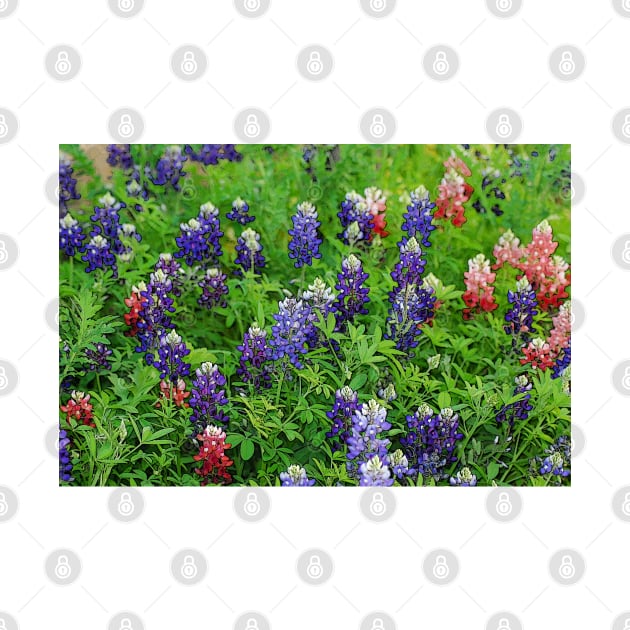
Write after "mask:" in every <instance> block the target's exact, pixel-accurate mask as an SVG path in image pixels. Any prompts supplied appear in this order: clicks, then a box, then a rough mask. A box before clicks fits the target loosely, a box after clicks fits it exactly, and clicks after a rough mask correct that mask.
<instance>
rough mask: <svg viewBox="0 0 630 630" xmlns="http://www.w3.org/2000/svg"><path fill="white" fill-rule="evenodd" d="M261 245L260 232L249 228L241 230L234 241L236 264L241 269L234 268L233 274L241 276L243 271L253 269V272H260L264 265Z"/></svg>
mask: <svg viewBox="0 0 630 630" xmlns="http://www.w3.org/2000/svg"><path fill="white" fill-rule="evenodd" d="M262 250H263V246H262V245H261V244H260V234H258V232H255V231H254V230H252V229H251V228H247V229H246V230H243V233H242V234H241V235H240V236H239V237H238V240H237V242H236V253H237V256H236V260H235V261H234V262H235V263H236V264H237V265H240V266H241V267H242V269H236V270H235V271H234V274H235V275H237V276H242V275H243V272H244V271H245V272H247V271H253V272H254V273H258V274H260V273H262V270H263V267H264V266H265V257H264V256H263V255H262Z"/></svg>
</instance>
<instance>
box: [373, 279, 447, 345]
mask: <svg viewBox="0 0 630 630" xmlns="http://www.w3.org/2000/svg"><path fill="white" fill-rule="evenodd" d="M434 311H435V295H434V294H433V290H432V289H431V288H430V287H428V286H423V287H421V288H419V287H418V285H415V284H409V285H407V286H405V287H404V289H403V290H402V291H397V292H395V299H394V303H393V304H392V306H391V308H390V311H389V314H388V316H387V321H386V328H387V330H386V332H385V334H384V335H383V336H384V337H385V339H391V340H393V341H395V342H396V348H397V349H398V350H401V351H402V352H405V353H407V356H408V357H413V356H414V352H413V348H416V347H417V345H418V343H419V339H418V338H419V336H420V335H421V334H422V324H424V323H426V322H428V321H430V320H431V319H432V317H433V314H434Z"/></svg>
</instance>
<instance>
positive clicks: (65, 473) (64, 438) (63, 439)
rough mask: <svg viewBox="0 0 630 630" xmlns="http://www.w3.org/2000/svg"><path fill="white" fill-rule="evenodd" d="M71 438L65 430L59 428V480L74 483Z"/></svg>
mask: <svg viewBox="0 0 630 630" xmlns="http://www.w3.org/2000/svg"><path fill="white" fill-rule="evenodd" d="M69 447H70V438H68V432H67V431H66V430H65V429H62V428H61V427H59V480H60V481H66V482H70V481H74V477H73V476H72V456H71V455H70V448H69Z"/></svg>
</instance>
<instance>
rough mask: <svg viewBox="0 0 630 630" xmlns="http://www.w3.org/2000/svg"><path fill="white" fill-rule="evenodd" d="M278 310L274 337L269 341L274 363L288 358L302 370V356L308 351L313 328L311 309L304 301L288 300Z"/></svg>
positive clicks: (272, 330) (275, 317)
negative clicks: (309, 335) (308, 342)
mask: <svg viewBox="0 0 630 630" xmlns="http://www.w3.org/2000/svg"><path fill="white" fill-rule="evenodd" d="M278 309H279V312H278V313H276V314H274V316H273V318H274V319H275V320H276V324H275V325H274V326H272V327H271V332H272V334H273V337H272V338H271V339H270V340H269V345H270V346H271V357H272V359H273V360H274V361H278V360H280V359H282V358H283V357H287V358H288V359H289V362H290V363H292V364H293V365H294V366H295V367H296V368H297V369H298V370H300V369H302V368H303V367H304V365H303V364H302V362H301V361H300V355H303V354H306V352H307V351H308V347H307V344H306V342H307V339H308V334H309V328H310V326H311V324H310V323H309V315H310V313H311V308H310V306H309V305H308V304H307V303H306V302H304V301H302V300H296V299H295V298H286V299H285V300H282V302H279V303H278Z"/></svg>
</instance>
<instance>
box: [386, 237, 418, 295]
mask: <svg viewBox="0 0 630 630" xmlns="http://www.w3.org/2000/svg"><path fill="white" fill-rule="evenodd" d="M426 264H427V263H426V260H425V259H424V253H423V251H422V248H421V247H420V244H419V243H418V241H417V239H416V237H415V236H412V237H411V238H409V239H407V240H406V241H405V242H401V244H400V255H399V259H398V262H397V263H396V264H395V265H394V269H393V270H392V272H391V276H392V280H393V281H394V282H395V283H396V286H395V287H394V290H393V291H391V292H390V294H389V301H390V302H391V303H392V304H393V303H394V302H395V300H396V297H397V295H398V294H399V293H401V292H403V291H404V289H405V287H407V286H409V285H410V284H415V285H417V286H422V274H423V273H424V268H425V266H426Z"/></svg>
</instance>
